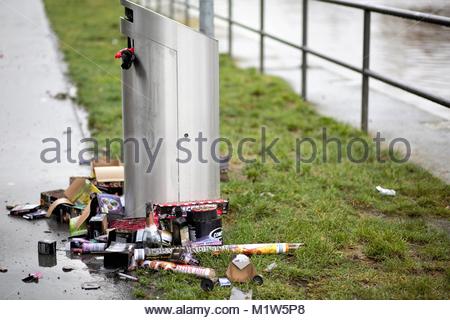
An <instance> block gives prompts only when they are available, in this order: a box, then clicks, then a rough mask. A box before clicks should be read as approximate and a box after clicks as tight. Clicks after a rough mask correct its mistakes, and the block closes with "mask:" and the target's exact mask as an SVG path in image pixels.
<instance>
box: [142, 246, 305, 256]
mask: <svg viewBox="0 0 450 320" xmlns="http://www.w3.org/2000/svg"><path fill="white" fill-rule="evenodd" d="M301 246H303V243H255V244H229V245H223V246H192V247H184V250H185V251H186V252H189V253H201V252H210V253H213V254H220V253H235V254H238V253H242V254H246V255H253V254H281V253H291V252H293V251H295V250H297V249H298V248H300V247H301ZM173 249H174V248H146V249H145V255H146V256H148V257H164V256H170V255H171V254H172V250H173Z"/></svg>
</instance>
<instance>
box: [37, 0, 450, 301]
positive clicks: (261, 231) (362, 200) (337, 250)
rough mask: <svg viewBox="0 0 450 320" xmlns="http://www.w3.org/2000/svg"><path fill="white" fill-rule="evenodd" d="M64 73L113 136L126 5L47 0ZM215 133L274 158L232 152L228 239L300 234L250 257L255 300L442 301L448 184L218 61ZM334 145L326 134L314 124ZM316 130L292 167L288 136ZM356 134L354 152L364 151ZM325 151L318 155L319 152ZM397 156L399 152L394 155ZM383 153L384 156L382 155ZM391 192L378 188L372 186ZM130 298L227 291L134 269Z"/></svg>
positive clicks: (206, 260)
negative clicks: (291, 250)
mask: <svg viewBox="0 0 450 320" xmlns="http://www.w3.org/2000/svg"><path fill="white" fill-rule="evenodd" d="M45 5H46V9H47V13H48V15H49V17H50V20H51V24H52V26H53V28H54V30H55V31H56V33H57V35H58V37H59V39H60V46H61V49H62V51H63V53H64V56H65V59H66V60H67V62H68V64H69V76H70V77H71V79H72V80H73V82H74V83H75V84H76V86H77V87H78V93H79V95H78V102H79V103H80V104H81V105H83V106H84V107H85V108H86V109H87V110H88V112H89V127H90V130H91V134H92V136H93V137H94V138H97V139H98V140H99V141H100V142H104V141H105V139H106V138H114V137H121V97H120V95H121V88H120V66H119V64H118V63H117V62H115V61H114V59H113V56H114V53H115V52H116V51H117V50H118V49H120V48H122V47H124V46H125V41H124V39H122V38H121V37H120V32H119V26H118V21H119V19H118V17H119V16H120V15H121V14H122V8H121V6H120V5H119V2H118V1H110V0H96V1H88V0H66V1H59V0H45ZM220 73H221V74H220V85H221V100H220V104H221V135H222V136H223V137H227V138H228V139H230V140H231V141H232V142H233V145H237V141H239V140H240V139H241V138H242V137H251V138H255V139H256V140H257V141H260V140H261V127H265V128H266V133H267V140H268V141H271V139H273V138H275V137H277V138H279V141H278V142H277V144H276V146H275V147H274V148H273V152H274V154H275V155H276V156H277V158H278V159H279V163H274V162H273V161H271V160H270V159H269V161H268V162H266V163H263V162H262V161H261V157H260V156H261V154H260V150H259V148H258V147H257V144H248V145H247V148H246V149H245V155H246V156H247V157H248V158H251V159H256V161H255V162H253V163H251V164H243V163H242V162H241V161H239V159H238V158H237V157H236V155H235V154H234V155H233V159H232V162H231V172H230V181H228V182H226V183H222V186H221V187H222V193H223V196H224V197H227V198H229V199H230V202H231V213H230V214H229V215H228V216H226V217H225V218H224V221H223V223H224V236H225V241H226V243H252V242H278V241H279V242H297V241H300V242H305V243H306V244H307V245H306V247H305V248H303V249H301V250H299V251H298V252H297V253H296V254H295V255H294V256H291V257H284V256H258V257H254V258H252V260H253V262H254V263H255V265H256V267H257V269H258V270H260V271H262V270H263V269H264V268H265V267H266V266H267V265H268V264H270V263H271V262H276V263H277V265H278V267H277V268H276V269H275V270H274V271H273V272H272V273H270V274H265V283H264V285H263V286H260V287H253V286H252V285H243V286H242V287H243V288H244V289H246V288H250V287H252V288H253V292H254V298H256V299H305V298H308V299H354V298H357V299H448V298H449V297H450V294H449V292H450V267H449V265H450V264H449V262H450V240H449V227H448V226H449V215H450V209H449V203H450V187H449V186H448V185H445V184H444V183H442V182H441V181H439V180H438V179H436V178H434V177H432V176H431V175H430V174H429V173H428V172H426V171H425V170H423V169H421V168H419V167H417V166H415V165H412V164H398V163H395V162H393V161H391V160H389V159H391V157H390V155H389V154H388V153H387V152H382V154H381V158H380V159H377V156H376V152H375V150H376V147H375V145H374V144H373V142H372V141H371V139H370V138H369V137H367V136H366V135H364V134H363V133H362V132H360V131H358V130H355V129H353V128H351V127H349V126H346V125H343V124H340V123H338V122H336V121H334V120H332V119H330V118H326V117H322V116H319V115H318V114H317V113H316V112H315V111H314V109H313V108H312V107H311V106H310V105H308V104H306V103H304V102H302V101H301V99H299V98H298V96H297V95H296V94H295V93H294V92H293V91H292V90H291V88H290V87H289V86H288V85H287V84H286V83H285V82H284V81H282V80H281V79H278V78H276V77H271V76H264V75H260V74H259V73H258V72H257V71H255V70H253V69H245V70H243V69H240V68H238V67H236V65H235V64H234V63H233V61H232V60H230V59H229V58H228V57H226V56H222V57H221V59H220ZM323 128H326V130H327V135H328V137H337V138H339V139H340V141H341V144H342V152H341V153H342V157H340V156H339V150H338V147H337V144H336V143H328V145H326V146H324V144H323V142H322V133H323V132H322V129H323ZM305 137H310V138H312V139H313V140H314V141H315V143H316V146H317V148H316V150H314V148H313V147H311V146H310V144H308V143H304V144H302V146H303V148H302V156H303V157H304V159H306V158H308V157H309V156H310V155H312V154H313V153H314V152H315V153H316V158H315V160H314V161H312V162H311V163H305V164H302V165H301V167H300V170H299V171H298V170H296V163H295V150H296V149H295V147H296V143H295V139H302V138H305ZM355 138H359V139H362V141H365V143H367V145H368V146H369V147H368V150H369V152H368V154H367V160H366V161H364V162H362V163H355V162H353V161H350V160H349V156H348V154H347V152H346V148H345V146H348V144H349V143H350V142H351V141H352V139H355ZM362 144H363V142H361V141H359V142H358V143H354V144H353V147H352V151H353V153H352V156H353V158H356V159H361V158H363V157H365V151H364V148H362ZM325 154H326V156H327V159H326V161H325V159H324V156H325ZM397 156H399V155H397ZM381 161H383V163H381ZM377 185H383V186H386V187H389V188H393V189H396V190H397V192H398V195H397V196H396V197H383V196H380V195H379V194H378V193H377V192H376V191H375V190H374V188H375V186H377ZM200 259H201V262H202V264H203V265H205V266H208V267H213V268H215V269H216V270H217V271H218V274H224V273H225V270H226V266H227V264H228V262H229V259H230V257H229V256H227V255H224V256H220V257H211V256H208V255H202V256H201V257H200ZM140 276H141V277H140V282H139V284H138V285H137V286H136V288H135V295H136V297H137V298H156V297H160V298H166V299H224V298H227V297H228V296H229V293H230V290H229V289H226V288H218V289H217V290H214V291H213V292H211V293H204V292H202V291H201V289H200V286H199V281H198V280H197V279H195V278H192V277H189V276H185V275H178V274H166V273H164V272H160V273H149V272H144V271H141V272H140Z"/></svg>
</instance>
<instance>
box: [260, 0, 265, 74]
mask: <svg viewBox="0 0 450 320" xmlns="http://www.w3.org/2000/svg"><path fill="white" fill-rule="evenodd" d="M264 2H265V1H264V0H260V1H259V13H260V15H259V27H260V28H259V29H260V38H259V71H260V72H261V73H264V9H265V5H264Z"/></svg>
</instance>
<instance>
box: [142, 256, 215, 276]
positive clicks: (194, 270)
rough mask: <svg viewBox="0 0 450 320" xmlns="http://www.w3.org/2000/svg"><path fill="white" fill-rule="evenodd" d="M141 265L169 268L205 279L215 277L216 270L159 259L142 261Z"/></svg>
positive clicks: (152, 267)
mask: <svg viewBox="0 0 450 320" xmlns="http://www.w3.org/2000/svg"><path fill="white" fill-rule="evenodd" d="M143 266H144V267H146V268H149V269H152V270H170V271H173V272H179V273H186V274H192V275H195V276H197V277H201V278H206V279H215V278H216V271H215V270H214V269H211V268H204V267H198V266H191V265H184V264H176V263H173V262H167V261H159V260H153V261H144V264H143Z"/></svg>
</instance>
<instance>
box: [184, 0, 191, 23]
mask: <svg viewBox="0 0 450 320" xmlns="http://www.w3.org/2000/svg"><path fill="white" fill-rule="evenodd" d="M189 19H190V18H189V0H185V1H184V24H185V25H187V26H188V25H189Z"/></svg>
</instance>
